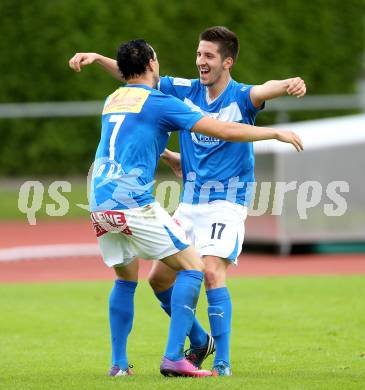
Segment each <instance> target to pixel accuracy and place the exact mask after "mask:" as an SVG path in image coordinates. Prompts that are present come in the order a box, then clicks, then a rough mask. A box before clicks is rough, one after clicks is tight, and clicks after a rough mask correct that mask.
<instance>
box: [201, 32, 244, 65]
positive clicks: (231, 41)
mask: <svg viewBox="0 0 365 390" xmlns="http://www.w3.org/2000/svg"><path fill="white" fill-rule="evenodd" d="M199 40H200V41H209V42H214V43H217V44H218V45H219V53H220V55H221V56H222V58H223V59H225V58H227V57H232V58H233V61H234V62H236V60H237V56H238V52H239V50H240V45H239V43H238V38H237V35H236V34H235V33H234V32H233V31H231V30H228V28H227V27H223V26H214V27H209V28H207V29H206V30H204V31H203V32H202V33H201V34H200V36H199Z"/></svg>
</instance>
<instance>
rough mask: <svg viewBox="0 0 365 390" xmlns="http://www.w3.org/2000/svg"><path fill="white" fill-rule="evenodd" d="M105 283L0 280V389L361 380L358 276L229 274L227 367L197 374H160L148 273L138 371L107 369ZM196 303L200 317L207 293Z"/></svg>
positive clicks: (364, 286)
mask: <svg viewBox="0 0 365 390" xmlns="http://www.w3.org/2000/svg"><path fill="white" fill-rule="evenodd" d="M85 272H87V269H86V268H85ZM111 285H112V283H108V282H98V283H55V284H42V285H35V284H18V285H1V286H0V312H1V321H0V388H1V389H12V390H16V389H21V390H24V389H67V390H71V389H77V390H79V389H113V388H119V389H120V388H123V389H169V390H170V389H171V388H179V389H201V388H202V387H203V386H211V388H214V389H223V388H224V389H246V390H249V389H260V390H262V389H280V390H284V389H291V390H292V389H293V390H294V389H296V390H299V389H308V390H314V389H331V390H335V389H341V390H342V389H364V386H365V385H364V384H365V331H364V329H365V299H364V292H365V278H364V277H357V276H356V277H305V278H304V277H293V278H252V279H249V278H245V279H231V280H230V281H229V286H230V290H231V295H232V298H233V305H234V310H233V312H234V320H233V334H232V368H233V376H232V377H230V378H203V379H191V378H164V377H162V376H161V375H160V373H159V363H160V359H161V357H162V354H163V352H164V347H165V342H166V339H167V330H168V320H167V317H166V315H165V314H164V313H163V312H162V310H161V309H160V308H159V306H158V304H157V301H156V300H155V298H154V297H153V295H152V293H151V291H150V289H149V287H148V286H147V284H146V282H140V284H139V286H138V289H137V294H136V315H135V321H134V328H133V331H132V334H131V336H130V341H129V359H130V362H131V363H133V364H134V365H135V368H134V371H135V374H136V375H135V376H133V377H119V378H109V377H107V376H106V372H107V370H108V368H109V366H110V362H109V355H110V351H109V329H108V321H107V300H108V294H109V291H110V288H111ZM199 306H200V307H199V310H198V316H199V317H200V318H201V319H202V322H203V323H204V324H205V325H207V318H206V302H205V294H204V293H203V294H202V295H201V299H200V303H199ZM211 364H212V358H209V359H208V361H206V363H205V367H206V368H210V367H211Z"/></svg>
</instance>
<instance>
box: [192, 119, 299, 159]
mask: <svg viewBox="0 0 365 390" xmlns="http://www.w3.org/2000/svg"><path fill="white" fill-rule="evenodd" d="M191 131H193V132H195V133H202V134H206V135H209V136H211V137H216V138H219V139H222V140H224V141H231V142H253V141H263V140H265V139H276V140H278V141H281V142H287V143H290V144H292V145H293V146H294V147H295V149H296V150H297V151H298V152H300V151H301V150H303V143H302V140H301V139H300V138H299V136H298V135H297V134H295V133H294V132H292V131H285V130H279V129H273V128H270V127H258V126H251V125H246V124H243V123H236V122H222V121H219V120H216V119H213V118H209V117H204V118H202V119H200V120H199V121H198V122H197V123H196V124H195V125H194V126H193V128H192V129H191Z"/></svg>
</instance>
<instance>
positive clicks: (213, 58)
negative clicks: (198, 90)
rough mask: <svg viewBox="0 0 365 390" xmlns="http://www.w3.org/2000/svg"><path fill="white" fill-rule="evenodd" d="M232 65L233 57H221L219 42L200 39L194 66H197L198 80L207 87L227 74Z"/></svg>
mask: <svg viewBox="0 0 365 390" xmlns="http://www.w3.org/2000/svg"><path fill="white" fill-rule="evenodd" d="M232 65H233V59H232V58H231V57H227V58H225V59H223V58H222V56H221V54H220V52H219V44H218V43H215V42H210V41H200V42H199V46H198V50H197V54H196V66H197V67H198V71H199V76H200V81H201V83H202V84H203V85H206V86H208V87H210V86H212V85H214V84H216V83H217V82H218V81H220V80H221V79H222V78H223V77H226V76H227V73H228V74H229V70H230V68H231V67H232Z"/></svg>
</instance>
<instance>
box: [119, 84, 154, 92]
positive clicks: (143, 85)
mask: <svg viewBox="0 0 365 390" xmlns="http://www.w3.org/2000/svg"><path fill="white" fill-rule="evenodd" d="M124 87H125V88H144V89H148V90H150V91H153V88H152V87H150V86H148V85H146V84H126V85H124Z"/></svg>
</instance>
